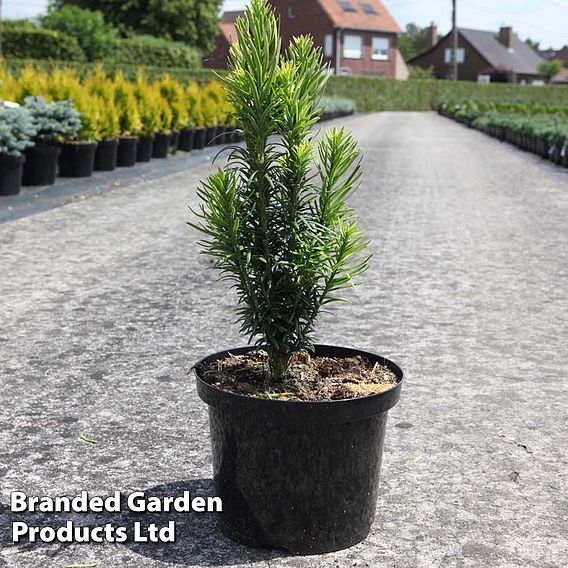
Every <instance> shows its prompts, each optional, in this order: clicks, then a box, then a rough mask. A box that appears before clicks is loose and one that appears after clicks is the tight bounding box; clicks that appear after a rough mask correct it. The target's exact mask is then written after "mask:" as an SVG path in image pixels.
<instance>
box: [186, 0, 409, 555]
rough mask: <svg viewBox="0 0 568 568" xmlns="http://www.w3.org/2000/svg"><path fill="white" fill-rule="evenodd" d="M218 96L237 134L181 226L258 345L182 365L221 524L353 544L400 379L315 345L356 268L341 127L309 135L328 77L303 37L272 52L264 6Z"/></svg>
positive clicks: (264, 541)
mask: <svg viewBox="0 0 568 568" xmlns="http://www.w3.org/2000/svg"><path fill="white" fill-rule="evenodd" d="M236 28H237V34H238V41H237V42H236V43H235V44H233V46H232V48H231V56H230V72H229V74H228V76H227V77H226V78H225V87H226V92H227V97H228V100H229V102H230V103H231V105H232V107H233V108H234V119H235V120H236V121H237V123H238V124H239V125H240V128H241V130H242V136H243V139H244V142H245V144H244V145H243V146H242V147H238V146H235V147H233V148H232V149H231V153H230V154H229V157H228V163H227V165H226V166H225V168H224V169H220V170H218V171H216V172H214V173H212V174H211V175H210V176H209V177H208V178H207V179H206V180H205V181H204V182H203V183H202V185H201V186H200V188H199V190H198V196H199V198H200V202H201V203H200V206H199V207H198V208H197V209H196V210H195V211H194V215H195V216H196V217H197V218H196V220H195V221H192V222H190V225H191V226H193V227H194V228H195V229H197V230H198V231H200V232H201V233H202V234H203V235H204V237H205V238H204V240H203V241H202V242H201V244H202V246H203V252H204V253H205V254H208V255H210V256H211V257H213V259H214V260H215V264H214V266H215V268H217V269H219V270H220V271H221V274H222V277H223V278H224V279H227V280H229V281H230V282H231V283H232V284H233V285H234V288H235V289H236V291H237V294H238V306H237V315H238V320H239V322H240V324H241V331H242V332H244V333H246V334H247V335H248V336H249V338H250V340H256V344H255V345H249V346H248V347H241V348H237V349H232V350H229V351H223V352H220V353H216V354H214V355H210V356H208V357H206V358H204V359H202V360H201V361H199V362H198V363H197V364H196V365H195V366H194V368H193V369H194V373H195V378H196V384H197V392H198V394H199V396H200V397H201V399H202V400H203V401H204V402H205V403H207V405H208V407H209V417H210V426H211V439H212V449H213V467H214V474H215V486H216V492H217V493H216V494H217V495H219V496H220V497H221V498H222V500H223V512H222V513H221V514H220V515H219V523H220V527H221V529H222V531H223V532H224V533H225V534H227V535H229V536H230V537H231V538H234V539H236V540H238V541H239V542H242V543H245V544H250V545H254V546H264V547H274V548H283V549H286V550H288V551H289V552H291V553H294V554H317V553H323V552H329V551H333V550H339V549H342V548H346V547H348V546H351V545H353V544H356V543H358V542H360V541H361V540H362V539H364V538H365V537H366V535H367V534H368V532H369V529H370V526H371V523H372V521H373V518H374V512H375V507H376V500H377V491H378V476H379V469H380V462H381V455H382V444H383V439H384V434H385V425H386V417H387V411H388V410H389V409H390V408H391V407H392V406H394V404H396V402H397V400H398V398H399V396H400V390H401V387H402V380H403V373H402V371H401V370H400V368H399V367H398V366H397V365H395V364H394V363H392V362H391V361H389V360H387V359H385V358H384V357H381V356H379V355H375V354H373V353H369V352H363V351H360V350H357V349H349V348H345V347H333V346H326V345H317V344H315V343H314V335H313V334H314V328H315V324H316V319H317V316H318V313H319V312H320V310H321V309H322V308H324V307H325V306H328V305H329V304H330V303H332V302H334V301H337V300H340V299H341V297H340V294H341V291H342V290H344V289H346V288H349V287H351V286H352V285H353V283H354V282H355V281H356V280H358V277H359V276H360V275H361V274H362V273H363V272H364V271H365V270H366V268H367V266H368V262H369V256H368V255H367V254H366V252H365V250H366V247H367V245H368V241H367V239H366V238H365V236H364V234H363V233H362V231H361V230H360V229H359V228H358V225H357V221H356V218H355V214H354V211H353V210H352V209H351V208H350V207H348V205H347V204H346V200H347V198H348V197H349V196H350V195H351V194H352V192H353V191H354V190H355V189H356V187H357V185H358V183H359V181H360V179H361V175H362V172H361V166H360V152H359V150H358V147H357V144H356V142H355V140H354V139H353V138H352V136H351V134H349V133H348V132H346V131H345V130H344V129H331V130H329V131H327V132H325V133H324V134H323V135H322V136H321V138H320V139H319V141H317V140H316V135H315V134H314V133H313V132H312V127H313V126H314V125H315V124H316V122H317V120H318V101H319V98H320V96H321V94H322V90H323V88H324V85H325V81H326V76H327V73H326V69H325V68H324V67H323V66H322V63H321V61H322V60H321V54H320V51H319V50H318V49H315V48H314V46H313V43H312V40H311V39H310V38H308V37H299V38H295V39H294V40H292V42H291V44H290V47H289V48H288V50H287V51H286V53H285V55H283V56H281V55H280V54H281V49H280V48H281V40H280V36H279V27H278V24H277V21H276V18H275V16H274V13H273V10H272V8H270V5H269V3H268V1H267V0H252V1H251V3H250V5H249V7H248V9H247V11H246V13H245V16H244V17H242V18H239V19H238V20H237V23H236Z"/></svg>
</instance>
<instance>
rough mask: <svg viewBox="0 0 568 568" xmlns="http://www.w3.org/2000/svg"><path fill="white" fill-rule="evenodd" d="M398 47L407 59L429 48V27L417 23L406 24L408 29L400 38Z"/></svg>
mask: <svg viewBox="0 0 568 568" xmlns="http://www.w3.org/2000/svg"><path fill="white" fill-rule="evenodd" d="M398 48H399V50H400V53H401V55H402V57H403V58H404V60H405V61H408V60H409V59H412V58H413V57H416V56H417V55H420V54H421V53H422V52H423V51H426V50H427V49H428V29H427V28H421V27H420V26H417V25H416V24H413V23H410V24H406V31H404V32H402V33H401V34H400V36H399V39H398Z"/></svg>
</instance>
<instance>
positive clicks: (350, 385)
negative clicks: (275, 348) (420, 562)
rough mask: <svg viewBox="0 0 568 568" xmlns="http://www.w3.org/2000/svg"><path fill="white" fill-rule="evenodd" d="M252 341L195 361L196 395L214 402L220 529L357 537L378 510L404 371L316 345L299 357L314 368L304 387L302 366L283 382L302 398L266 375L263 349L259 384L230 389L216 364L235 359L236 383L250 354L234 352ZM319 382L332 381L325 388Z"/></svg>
mask: <svg viewBox="0 0 568 568" xmlns="http://www.w3.org/2000/svg"><path fill="white" fill-rule="evenodd" d="M252 350H254V348H243V349H236V350H233V351H231V352H230V354H229V353H228V352H223V353H217V354H215V355H212V356H211V357H208V358H206V359H205V360H203V361H201V362H200V363H199V364H198V365H196V368H195V374H196V377H197V378H196V380H197V390H198V394H199V396H200V397H201V399H202V400H204V401H205V402H206V403H207V404H208V405H209V416H210V426H211V428H210V430H211V439H212V447H213V466H214V473H215V489H216V493H215V494H216V495H218V496H219V497H221V499H222V501H223V513H222V514H221V515H219V517H218V521H219V524H220V527H221V529H222V531H223V532H224V533H225V534H227V535H228V536H230V537H231V538H233V539H235V540H237V541H239V542H241V543H244V544H248V545H252V546H260V547H269V548H283V549H285V550H287V551H289V552H291V553H293V554H320V553H325V552H332V551H334V550H341V549H343V548H347V547H349V546H352V545H354V544H357V543H358V542H360V541H361V540H363V539H364V538H365V537H366V536H367V534H368V532H369V530H370V527H371V524H372V522H373V519H374V515H375V508H376V501H377V496H378V479H379V470H380V465H381V456H382V445H383V439H384V435H385V427H386V419H387V412H388V410H389V409H390V408H392V407H393V406H394V405H395V404H396V402H397V401H398V398H399V396H400V390H401V387H402V379H403V374H402V371H401V370H400V369H399V368H398V367H397V366H396V365H395V364H394V363H392V362H390V361H388V360H387V359H384V358H383V357H379V356H378V355H374V354H371V353H365V352H361V351H356V350H351V349H342V348H338V347H329V346H322V345H318V346H316V358H315V360H313V361H311V362H308V361H306V360H300V361H298V362H297V363H296V365H295V368H296V369H298V370H299V369H304V370H306V369H308V368H309V369H312V371H310V373H311V372H313V370H314V368H315V370H316V371H317V372H315V373H314V374H313V375H311V378H310V379H309V380H308V381H307V384H308V385H309V386H308V387H307V392H306V389H305V388H304V387H302V386H301V385H300V383H302V384H304V383H303V382H301V381H298V377H295V381H294V374H295V371H294V372H293V373H292V374H291V376H290V377H289V378H287V379H286V381H285V382H284V384H282V385H281V388H283V389H289V390H290V392H292V391H294V390H295V392H294V397H297V398H294V397H292V396H290V395H285V393H283V392H280V387H279V388H273V385H266V384H265V382H263V381H264V379H263V378H262V377H265V376H266V375H265V372H264V371H262V365H265V364H266V361H265V359H264V360H263V358H262V356H260V357H259V356H257V355H252V357H253V359H252V361H253V365H256V366H257V367H258V368H257V369H256V370H255V371H254V372H253V373H252V376H253V377H254V376H256V378H255V379H254V380H253V381H252V383H251V384H252V387H253V392H251V393H246V392H245V393H236V392H229V391H228V390H222V389H221V388H218V387H217V386H215V385H214V384H210V383H209V381H210V380H211V375H209V376H208V372H210V370H211V369H213V368H215V366H219V368H220V369H221V371H223V372H226V371H227V369H228V368H232V369H233V371H235V372H236V375H234V376H233V380H234V383H233V388H234V389H235V385H236V384H237V383H239V382H240V378H237V377H240V375H241V374H242V373H241V371H242V365H243V361H242V360H240V361H238V360H237V361H236V362H235V361H231V358H235V357H237V358H238V357H240V356H242V355H248V354H250V352H251V351H252ZM318 358H319V361H318ZM227 359H229V361H227ZM342 360H343V361H342ZM217 362H219V363H217ZM248 366H249V364H248V363H247V367H248ZM208 369H209V371H208ZM379 369H380V371H379ZM359 371H361V372H362V373H363V374H368V375H369V378H370V379H371V380H370V382H369V383H368V382H367V381H363V382H361V377H360V376H359ZM299 372H300V373H301V372H302V371H299ZM245 374H246V375H249V371H248V370H247V371H246V373H245ZM375 374H378V376H375ZM249 377H250V375H249ZM316 377H319V378H317V379H316ZM340 377H343V378H342V379H341V380H336V379H339V378H340ZM393 377H394V379H393ZM336 382H339V383H340V386H339V387H336V385H335V384H334V383H336ZM384 382H386V383H387V384H388V386H387V388H386V390H382V392H378V393H375V394H371V395H369V396H356V397H355V398H348V399H346V398H341V399H330V396H333V394H332V393H334V394H335V395H340V394H341V390H342V389H347V390H349V391H350V396H351V397H353V396H354V395H356V394H361V391H360V390H359V389H361V388H362V385H364V384H371V385H376V384H378V383H384ZM322 385H327V388H328V389H331V390H330V391H329V392H327V393H326V394H325V395H324V394H323V393H322V390H320V387H321V386H322ZM383 386H384V385H383ZM261 387H264V391H260V388H261ZM267 387H268V388H267ZM236 388H241V387H236ZM336 388H337V389H338V390H336ZM352 389H354V390H352ZM324 390H325V387H324ZM363 392H364V391H363ZM260 394H262V396H259V395H260ZM302 396H306V397H307V399H308V400H304V399H301V397H302ZM314 399H315V400H314ZM322 399H323V400H322ZM259 480H262V483H259Z"/></svg>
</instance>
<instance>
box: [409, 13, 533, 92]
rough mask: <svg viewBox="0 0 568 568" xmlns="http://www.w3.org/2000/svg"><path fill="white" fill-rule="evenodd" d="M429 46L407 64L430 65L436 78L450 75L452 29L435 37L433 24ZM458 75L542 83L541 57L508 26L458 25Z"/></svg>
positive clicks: (468, 78)
mask: <svg viewBox="0 0 568 568" xmlns="http://www.w3.org/2000/svg"><path fill="white" fill-rule="evenodd" d="M428 41H429V44H430V46H429V48H428V49H427V50H426V51H425V52H424V53H421V54H420V55H418V56H416V57H415V58H413V59H411V60H409V61H408V62H407V63H408V64H409V65H416V66H418V67H422V68H424V69H428V68H429V67H432V68H433V69H434V75H435V76H436V78H438V79H448V78H450V77H451V48H452V34H451V32H450V33H448V34H447V35H445V36H444V37H442V38H441V39H440V40H439V41H438V37H437V33H436V28H435V26H434V24H432V26H430V28H429V29H428ZM457 60H458V79H460V80H462V81H477V82H479V83H490V82H498V83H532V84H542V83H543V79H544V78H543V77H542V75H540V74H539V72H538V66H539V64H540V63H541V62H542V61H543V59H542V57H540V55H538V54H537V53H536V52H535V51H534V50H533V49H532V48H531V47H530V46H529V45H527V44H526V43H525V42H524V41H521V40H520V39H519V37H518V36H517V34H515V33H514V32H513V29H512V28H511V27H503V28H501V29H500V30H499V32H488V31H483V30H471V29H467V28H458V53H457Z"/></svg>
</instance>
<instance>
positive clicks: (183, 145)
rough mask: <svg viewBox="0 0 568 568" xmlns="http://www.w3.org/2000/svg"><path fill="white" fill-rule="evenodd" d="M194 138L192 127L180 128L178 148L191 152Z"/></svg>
mask: <svg viewBox="0 0 568 568" xmlns="http://www.w3.org/2000/svg"><path fill="white" fill-rule="evenodd" d="M194 138H195V130H194V129H193V128H182V129H181V130H180V133H179V141H178V150H182V151H183V152H191V151H192V150H193V141H194Z"/></svg>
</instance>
